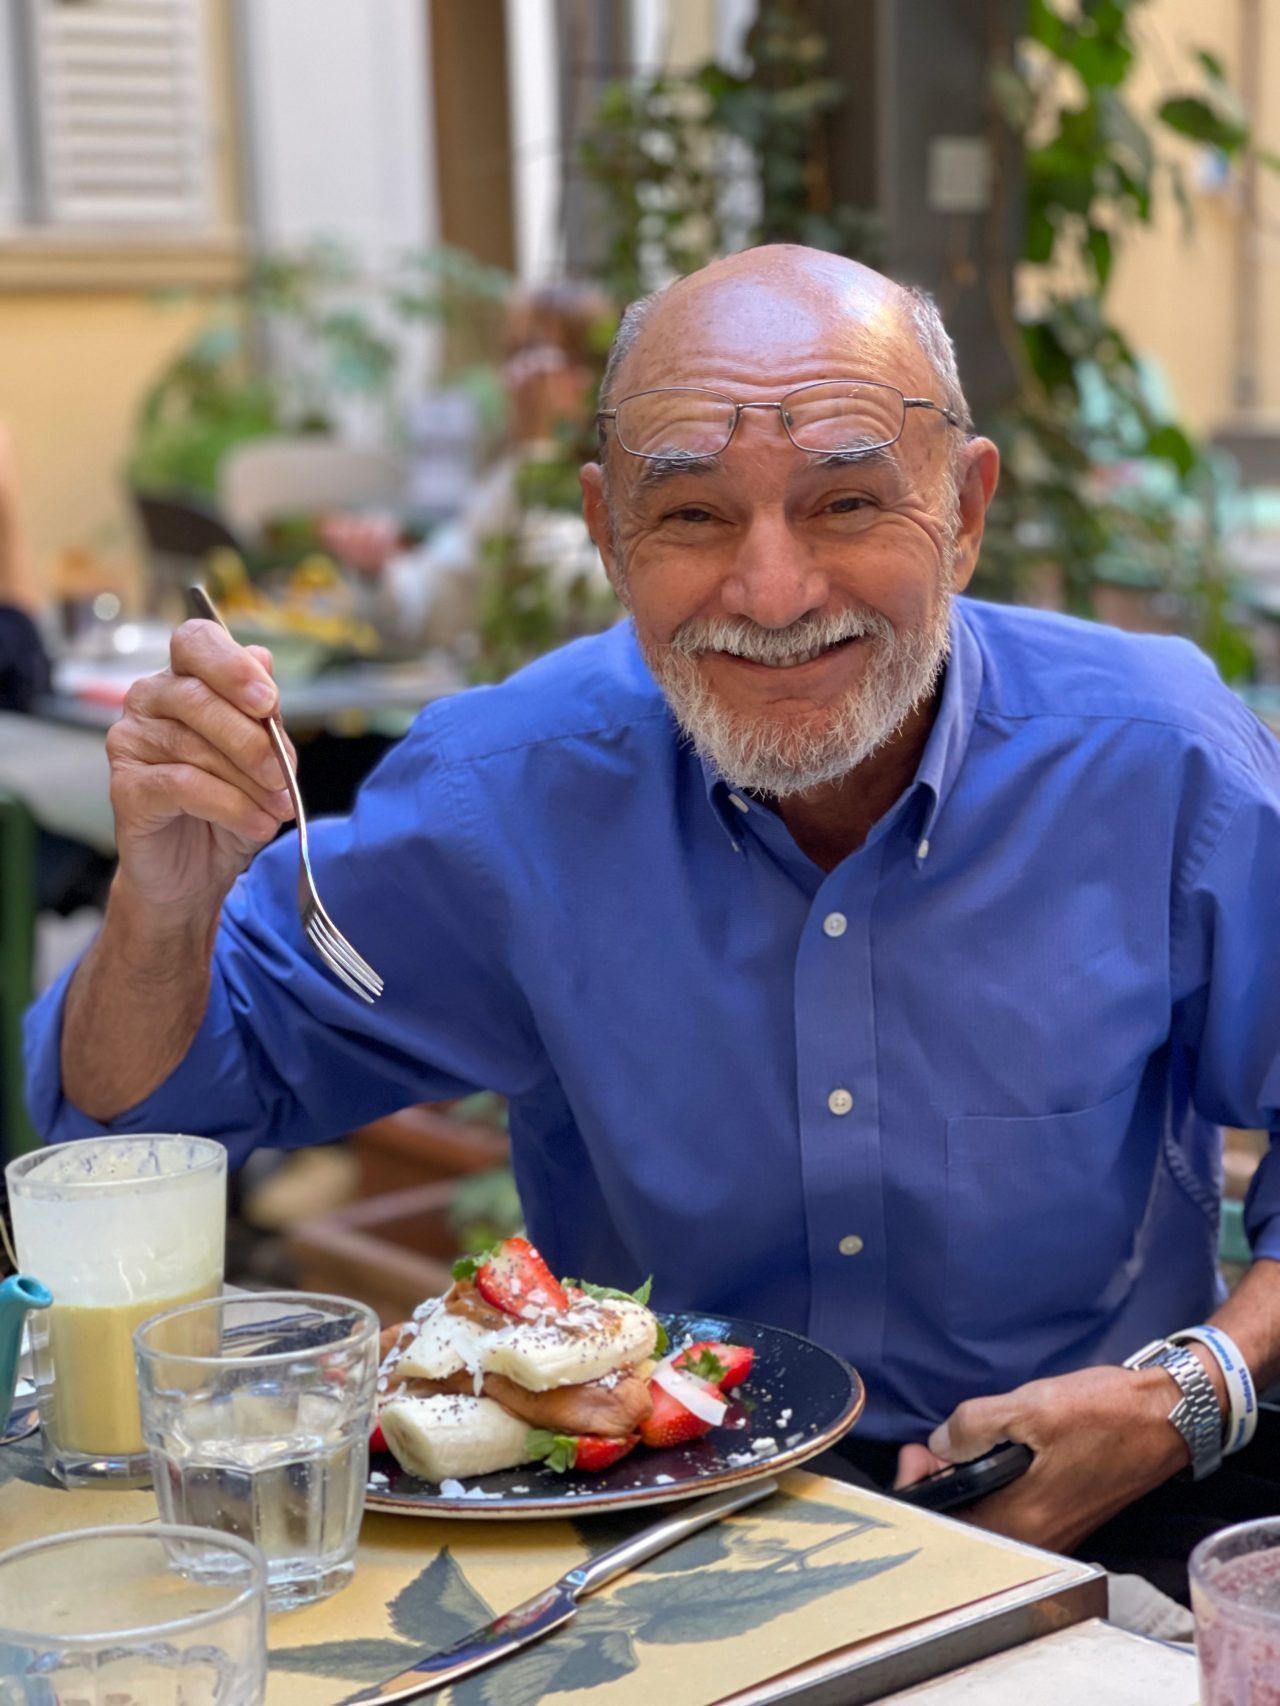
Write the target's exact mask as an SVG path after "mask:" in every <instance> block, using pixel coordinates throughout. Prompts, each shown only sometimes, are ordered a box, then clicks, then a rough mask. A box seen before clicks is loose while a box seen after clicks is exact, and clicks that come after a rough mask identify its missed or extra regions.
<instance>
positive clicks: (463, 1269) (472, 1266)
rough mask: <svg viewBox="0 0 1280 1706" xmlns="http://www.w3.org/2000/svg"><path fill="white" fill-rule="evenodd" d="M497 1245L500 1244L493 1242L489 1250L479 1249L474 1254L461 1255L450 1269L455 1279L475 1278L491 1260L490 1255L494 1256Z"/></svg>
mask: <svg viewBox="0 0 1280 1706" xmlns="http://www.w3.org/2000/svg"><path fill="white" fill-rule="evenodd" d="M497 1247H498V1246H497V1245H496V1244H491V1245H490V1246H489V1248H488V1249H487V1250H479V1251H477V1252H476V1254H475V1255H474V1256H460V1257H459V1258H458V1260H457V1261H456V1262H455V1263H454V1264H453V1267H452V1269H451V1270H450V1271H451V1272H452V1274H453V1277H454V1279H456V1280H469V1279H474V1278H475V1277H476V1274H477V1273H478V1272H479V1270H480V1269H481V1268H482V1267H483V1266H484V1265H485V1263H486V1262H487V1261H488V1260H489V1257H490V1256H492V1254H493V1252H494V1251H495V1250H496V1249H497Z"/></svg>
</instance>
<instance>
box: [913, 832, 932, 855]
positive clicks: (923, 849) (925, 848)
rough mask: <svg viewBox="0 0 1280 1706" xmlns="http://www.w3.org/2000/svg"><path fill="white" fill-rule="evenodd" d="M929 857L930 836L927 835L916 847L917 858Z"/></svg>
mask: <svg viewBox="0 0 1280 1706" xmlns="http://www.w3.org/2000/svg"><path fill="white" fill-rule="evenodd" d="M928 857H929V837H928V836H927V835H926V836H925V838H924V840H923V841H922V842H921V843H920V845H919V846H918V847H917V848H916V858H917V859H927V858H928Z"/></svg>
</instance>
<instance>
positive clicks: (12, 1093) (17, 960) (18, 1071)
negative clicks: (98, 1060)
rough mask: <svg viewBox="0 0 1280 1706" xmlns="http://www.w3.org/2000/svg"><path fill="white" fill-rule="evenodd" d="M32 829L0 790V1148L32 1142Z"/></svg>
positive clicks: (17, 804) (19, 805)
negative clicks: (28, 1015) (28, 1043)
mask: <svg viewBox="0 0 1280 1706" xmlns="http://www.w3.org/2000/svg"><path fill="white" fill-rule="evenodd" d="M35 847H36V829H35V824H34V822H33V821H32V818H31V814H30V812H29V811H28V810H27V808H26V806H25V805H24V804H23V802H22V801H21V800H20V799H18V798H17V797H16V796H15V795H13V794H7V793H4V792H3V791H0V1152H2V1153H3V1156H4V1157H5V1158H10V1157H12V1156H14V1155H19V1154H21V1153H22V1152H23V1151H24V1150H27V1149H34V1148H35V1147H36V1144H37V1142H38V1139H37V1137H36V1134H35V1132H34V1130H33V1129H32V1125H31V1121H30V1119H29V1118H28V1116H27V1107H26V1098H25V1096H24V1094H23V1065H22V1015H23V1011H24V1010H25V1008H26V1007H27V1005H28V1003H29V1002H30V1000H31V996H32V983H33V978H32V969H33V966H34V963H35V928H36V855H35Z"/></svg>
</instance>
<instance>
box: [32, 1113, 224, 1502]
mask: <svg viewBox="0 0 1280 1706" xmlns="http://www.w3.org/2000/svg"><path fill="white" fill-rule="evenodd" d="M5 1180H6V1183H7V1184H8V1187H9V1208H10V1213H11V1214H12V1216H13V1233H14V1241H15V1243H16V1245H17V1255H18V1262H19V1264H20V1266H21V1267H22V1269H23V1270H24V1272H26V1273H28V1274H33V1275H34V1276H35V1278H36V1279H38V1280H39V1281H40V1282H41V1284H42V1285H45V1286H47V1287H48V1288H49V1290H50V1291H51V1292H52V1293H53V1307H52V1309H46V1310H42V1311H40V1312H39V1313H38V1314H34V1315H32V1316H31V1318H30V1321H31V1346H32V1353H33V1357H34V1362H35V1379H36V1392H37V1395H38V1401H39V1405H40V1429H41V1439H42V1444H43V1447H44V1461H45V1465H46V1467H47V1468H48V1470H49V1472H50V1474H51V1475H54V1476H55V1477H56V1478H57V1479H58V1480H59V1481H61V1482H62V1483H63V1484H64V1486H68V1487H95V1486H99V1487H101V1486H106V1487H121V1486H142V1487H145V1486H146V1484H147V1482H148V1481H149V1480H150V1478H151V1462H150V1458H149V1457H148V1455H147V1449H146V1446H145V1445H144V1443H143V1439H142V1426H141V1422H140V1420H139V1416H138V1387H137V1377H136V1374H135V1372H134V1363H133V1330H134V1328H135V1327H137V1326H138V1324H139V1323H140V1322H142V1321H145V1320H146V1319H147V1318H148V1316H151V1315H155V1314H158V1313H159V1312H160V1311H161V1310H163V1309H169V1308H171V1307H172V1306H173V1305H174V1304H178V1303H184V1302H186V1301H187V1300H188V1299H191V1298H198V1297H212V1296H214V1295H215V1294H216V1293H218V1292H219V1291H221V1290H222V1268H223V1254H224V1250H225V1246H226V1228H227V1152H226V1150H225V1149H224V1148H223V1146H222V1144H220V1143H215V1142H213V1141H212V1139H210V1138H207V1137H181V1136H174V1135H169V1134H159V1135H157V1134H145V1135H141V1136H131V1137H91V1138H85V1139H83V1140H82V1141H81V1142H78V1143H60V1144H55V1145H53V1146H52V1147H51V1148H49V1149H37V1150H35V1151H33V1152H32V1153H31V1154H28V1155H22V1156H19V1157H18V1159H17V1160H16V1161H11V1162H10V1163H9V1165H8V1167H6V1169H5Z"/></svg>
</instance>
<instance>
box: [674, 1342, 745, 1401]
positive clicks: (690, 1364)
mask: <svg viewBox="0 0 1280 1706" xmlns="http://www.w3.org/2000/svg"><path fill="white" fill-rule="evenodd" d="M755 1360H756V1353H755V1352H754V1351H753V1350H752V1349H751V1348H750V1347H749V1346H747V1345H726V1344H721V1343H720V1342H719V1340H716V1339H704V1340H703V1341H702V1342H701V1343H700V1344H696V1345H689V1346H687V1347H686V1348H685V1349H684V1350H682V1351H681V1352H680V1355H679V1356H678V1357H677V1358H676V1359H675V1361H674V1362H673V1363H672V1365H671V1366H672V1367H673V1368H679V1369H683V1370H684V1371H686V1372H687V1373H689V1374H696V1375H699V1376H700V1377H701V1378H702V1379H703V1380H709V1381H710V1382H711V1384H712V1385H713V1386H718V1387H719V1388H720V1390H721V1391H722V1392H728V1391H729V1390H730V1388H731V1387H734V1386H740V1385H741V1384H742V1382H743V1381H744V1380H745V1379H746V1378H747V1376H748V1375H749V1374H750V1373H751V1365H752V1363H753V1362H754V1361H755Z"/></svg>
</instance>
